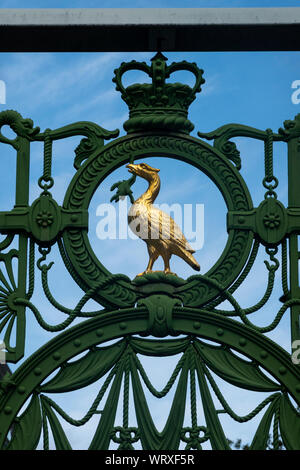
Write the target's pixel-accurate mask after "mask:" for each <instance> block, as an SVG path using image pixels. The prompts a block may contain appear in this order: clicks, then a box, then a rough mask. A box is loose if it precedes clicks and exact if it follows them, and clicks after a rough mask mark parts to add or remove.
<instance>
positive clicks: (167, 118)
mask: <svg viewBox="0 0 300 470" xmlns="http://www.w3.org/2000/svg"><path fill="white" fill-rule="evenodd" d="M167 60H168V59H167V57H165V56H164V55H163V54H162V53H161V52H157V53H156V54H155V56H154V57H153V58H152V59H151V66H149V65H147V64H146V63H145V62H136V61H135V60H133V61H131V62H126V63H125V62H123V63H122V64H121V66H120V67H119V68H118V69H116V70H115V77H114V78H113V81H114V82H115V83H116V90H118V91H120V92H121V94H122V99H123V100H124V101H125V102H126V103H127V105H128V107H129V119H128V120H127V121H126V122H125V123H124V129H125V130H126V131H127V132H128V133H132V132H138V131H150V130H162V131H164V132H165V131H173V132H174V131H175V132H183V133H186V134H189V133H190V132H191V131H192V130H193V129H194V125H193V124H192V123H191V121H190V120H189V119H188V118H187V115H188V107H189V105H190V104H191V103H192V102H193V101H194V99H195V98H196V93H199V92H200V91H201V85H202V84H203V83H204V82H205V80H204V78H203V77H202V74H203V70H201V69H199V68H198V67H197V65H196V64H195V63H190V62H186V61H182V62H173V63H172V64H170V65H167V63H166V62H167ZM129 70H141V71H143V72H145V73H146V74H147V75H148V76H149V77H150V78H151V79H152V83H151V84H149V83H134V84H133V85H130V86H128V87H127V88H125V87H124V85H123V83H122V76H123V75H124V73H125V72H127V71H129ZM179 70H187V71H189V72H191V73H193V74H194V76H195V84H194V87H193V88H191V87H190V86H189V85H185V84H182V83H166V79H167V78H169V77H170V75H171V74H172V73H173V72H177V71H179Z"/></svg>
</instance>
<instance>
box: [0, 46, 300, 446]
mask: <svg viewBox="0 0 300 470" xmlns="http://www.w3.org/2000/svg"><path fill="white" fill-rule="evenodd" d="M166 60H167V59H166V58H165V57H164V56H163V55H162V54H161V53H157V54H156V55H155V57H154V58H153V59H152V61H151V64H150V65H147V64H146V63H144V62H142V63H139V62H136V61H132V62H129V63H122V64H121V66H120V67H119V68H118V69H117V70H115V77H114V79H113V81H114V82H115V84H116V89H117V91H120V92H121V95H122V99H123V100H125V102H126V103H127V104H128V106H129V110H130V115H129V119H128V120H127V121H126V122H125V124H124V129H125V130H126V132H127V135H126V136H124V137H119V138H118V132H116V131H114V132H110V131H107V130H105V129H103V128H102V127H100V126H98V125H97V124H94V123H92V122H76V123H74V124H70V125H67V126H65V127H61V128H59V129H54V130H52V129H46V130H45V131H44V132H41V131H40V129H39V128H38V127H35V126H34V123H33V122H32V121H31V120H30V119H24V118H23V117H22V116H21V115H20V114H19V113H17V112H16V111H12V110H8V111H3V112H1V113H0V127H2V126H4V125H9V126H10V127H11V129H12V130H13V131H14V132H15V133H16V138H15V139H9V138H7V137H5V136H4V135H3V134H1V133H0V141H1V142H2V144H6V145H10V146H12V147H13V148H14V149H15V151H16V154H17V168H16V188H17V190H16V200H15V206H14V208H13V210H11V211H7V212H1V213H0V231H1V233H2V234H3V235H4V239H3V240H2V241H1V243H0V249H1V254H0V268H1V271H0V332H1V335H2V337H3V339H4V343H5V345H6V350H7V353H6V359H7V362H11V363H18V361H20V360H21V359H22V357H23V356H24V347H25V343H26V341H29V340H30V332H28V331H26V321H25V319H26V315H27V314H28V312H30V314H31V315H32V314H33V315H34V316H35V318H36V320H37V322H38V323H39V325H40V327H41V328H43V329H45V330H47V331H50V332H61V333H60V334H59V335H56V336H55V337H54V339H52V340H51V341H49V342H48V343H47V344H45V345H44V346H43V347H42V348H41V349H39V350H38V351H36V352H35V353H34V354H33V355H32V356H31V357H29V358H28V359H27V360H26V361H25V362H23V363H22V364H21V365H20V366H19V368H18V369H17V370H16V371H15V372H14V373H13V374H12V375H11V376H8V375H6V376H5V377H4V379H3V380H2V381H1V383H0V446H1V448H2V449H35V448H36V447H37V445H38V443H39V442H40V441H41V442H42V443H43V448H44V449H48V448H49V435H50V433H51V435H52V438H53V440H54V444H55V448H56V449H71V445H70V442H69V439H68V436H67V431H66V427H65V426H64V425H63V424H62V423H63V422H65V423H67V424H68V425H72V426H78V427H80V426H83V425H84V424H86V423H87V422H88V421H89V420H90V419H91V418H92V417H94V416H96V415H98V416H99V422H98V425H97V428H96V432H95V434H94V436H91V442H90V447H89V448H90V449H108V448H109V446H110V445H111V443H112V442H113V443H115V444H117V445H118V449H120V450H126V449H127V450H128V449H134V448H136V447H137V448H143V449H147V450H149V449H151V450H162V449H164V450H166V449H167V450H171V449H178V448H179V447H180V446H181V448H182V446H184V447H183V448H185V449H189V450H190V449H199V450H200V449H201V444H202V443H204V442H206V441H209V442H210V445H211V447H212V449H218V450H222V449H223V450H224V449H230V445H229V443H228V439H227V437H229V436H225V432H224V430H223V428H222V425H221V419H220V414H221V413H224V414H227V415H228V416H229V417H230V418H232V419H233V420H234V421H236V422H238V423H246V422H248V421H250V420H252V419H253V418H255V417H256V416H257V415H258V414H259V413H260V412H261V415H260V416H261V419H260V421H259V422H258V425H257V430H256V433H255V435H254V437H253V440H252V442H251V445H250V448H251V449H254V450H257V449H266V447H267V443H268V439H269V435H270V434H271V435H272V441H273V446H274V448H275V449H278V448H279V447H280V440H281V441H282V442H283V445H284V447H285V448H286V449H298V450H299V449H300V418H299V411H298V410H297V405H296V406H295V403H296V404H298V405H299V404H300V370H299V367H300V366H299V365H297V364H296V362H297V361H294V362H293V361H292V358H291V354H289V353H288V352H287V351H285V350H283V349H282V348H281V347H280V346H278V345H277V344H276V343H275V342H273V341H271V340H270V339H269V338H267V337H266V336H265V333H268V332H270V331H272V330H274V329H275V328H276V327H277V325H278V324H279V322H280V320H281V318H282V316H283V315H284V314H286V315H287V314H288V312H287V311H289V312H290V318H291V344H292V347H295V345H297V346H299V344H300V331H299V330H300V327H299V314H300V295H299V279H298V259H299V253H298V235H299V234H300V190H299V185H298V179H299V174H300V115H298V116H296V118H295V119H294V120H291V121H286V122H285V123H284V127H283V128H280V129H279V131H278V133H276V132H273V131H272V130H271V129H267V130H266V131H263V130H259V129H255V128H252V127H248V126H244V125H237V124H232V125H231V124H228V125H225V126H222V127H220V128H219V129H217V130H215V131H213V132H211V133H208V134H204V133H200V132H198V136H199V138H195V137H192V136H190V132H191V131H192V130H193V128H194V126H193V124H192V123H191V122H190V121H189V119H188V115H187V112H188V107H189V105H190V104H191V103H192V101H193V100H194V99H195V97H196V93H197V92H199V91H200V90H201V85H202V84H203V83H204V79H203V78H202V74H203V71H202V70H200V69H199V68H198V67H197V65H196V64H194V63H193V64H192V63H188V62H185V61H183V62H180V63H172V64H170V65H167V62H166ZM136 69H138V70H142V71H144V72H145V73H146V74H148V75H149V76H150V77H151V79H152V83H151V84H135V85H132V86H129V87H127V88H125V87H124V86H123V83H122V76H123V74H124V73H125V72H127V71H128V70H136ZM178 70H188V71H190V72H191V73H193V74H194V76H195V85H194V88H193V89H192V88H191V87H189V86H187V85H183V84H180V83H168V82H167V81H166V79H168V78H169V77H170V74H171V73H173V72H175V71H178ZM70 136H83V139H82V140H81V142H80V145H79V146H78V147H77V148H76V150H75V154H76V157H75V160H74V166H75V168H76V173H75V176H74V177H73V179H72V181H71V183H70V185H69V187H68V189H67V191H66V194H65V197H64V201H63V204H62V206H59V205H58V204H57V202H56V201H55V200H54V198H53V197H52V195H51V187H52V186H53V184H54V180H53V177H52V173H51V167H52V165H51V164H52V143H53V142H54V141H57V140H59V139H64V138H67V137H70ZM234 137H247V138H251V139H258V140H261V141H263V142H264V145H265V160H264V168H265V177H264V179H263V186H264V188H265V196H264V199H263V201H262V202H261V203H260V204H259V205H258V206H257V207H253V203H252V199H251V195H250V193H249V190H248V188H247V185H246V183H245V181H244V180H243V178H242V176H241V174H240V171H239V170H240V168H241V159H240V156H239V151H238V149H237V147H236V144H235V143H234V142H233V141H231V140H230V139H231V138H234ZM202 139H204V140H208V141H209V140H213V145H210V144H209V143H207V142H205V141H204V140H202ZM105 140H109V141H110V142H108V143H107V144H104V141H105ZM279 141H280V142H285V143H286V144H287V149H288V176H289V194H288V197H289V201H288V207H285V206H284V205H283V204H282V203H281V202H280V201H279V200H278V196H277V194H276V187H277V185H278V179H277V178H276V176H275V175H274V174H273V142H279ZM31 142H43V143H44V169H43V175H42V176H41V178H40V179H39V182H38V184H39V186H40V188H41V194H40V196H39V197H38V198H37V199H36V200H35V201H34V202H33V203H32V204H31V205H29V162H30V143H31ZM152 156H160V157H168V158H175V159H178V160H181V161H183V162H185V163H187V164H189V165H192V166H193V167H194V168H195V171H196V170H199V171H200V172H203V173H205V174H206V175H207V176H208V178H210V179H211V180H212V181H213V183H215V185H216V186H217V188H218V189H219V190H220V192H221V193H222V196H223V198H224V200H225V202H226V206H227V211H228V212H227V231H228V240H227V244H226V246H225V248H224V250H223V253H222V255H221V256H220V258H219V260H218V261H217V262H216V263H215V264H214V266H213V267H212V268H211V269H210V270H209V271H208V272H207V273H205V274H197V275H193V276H191V277H189V278H188V279H186V280H184V279H181V278H179V277H176V276H174V275H172V274H167V275H166V274H164V273H159V272H153V273H149V274H146V275H142V276H139V277H136V278H135V279H134V280H130V279H129V278H128V277H127V276H126V275H125V274H117V275H113V274H111V273H110V272H109V271H108V270H107V269H106V268H105V267H104V266H103V265H102V264H101V262H100V260H99V259H98V258H97V257H96V255H95V253H94V252H93V250H92V248H91V245H90V243H89V239H88V222H89V220H88V210H89V204H90V201H91V198H92V196H93V194H94V193H95V191H96V189H97V188H98V187H99V185H100V184H101V182H102V181H103V180H104V179H105V178H106V177H107V176H108V175H110V174H111V173H112V172H113V171H114V170H116V169H117V168H119V167H120V166H122V165H125V164H127V163H128V162H131V163H132V162H133V161H137V160H139V159H143V160H145V159H147V158H148V157H152ZM132 182H133V180H130V181H127V182H126V181H123V182H119V183H116V185H115V188H117V195H116V196H115V199H116V200H118V198H119V197H120V196H125V195H130V194H131V193H130V184H131V183H132ZM13 240H14V241H15V240H17V241H18V246H17V248H11V244H12V242H13ZM55 244H57V245H58V247H59V251H60V255H61V258H62V260H63V262H64V265H65V267H66V269H67V270H68V272H69V274H70V276H72V278H73V279H74V281H75V282H76V283H77V284H78V285H79V286H80V288H81V289H82V291H83V296H82V298H81V300H80V301H79V302H78V304H77V305H76V306H75V308H72V309H70V308H67V307H65V306H63V305H61V304H60V303H58V302H57V301H56V299H55V297H54V296H53V294H52V292H51V290H50V288H49V284H48V274H49V272H50V270H51V268H52V263H50V262H49V256H48V255H49V253H50V251H51V247H52V246H53V245H55ZM260 245H262V246H263V247H264V248H265V251H266V256H267V257H268V260H266V262H265V264H266V268H267V272H268V282H267V286H266V290H265V293H264V295H263V297H262V298H261V300H260V301H259V302H258V303H257V304H256V305H254V306H251V307H248V308H242V307H241V306H240V305H239V303H238V301H237V300H236V298H235V291H236V290H237V289H238V287H239V286H241V285H242V283H243V282H244V280H245V279H246V277H247V275H248V274H249V273H250V271H251V269H252V266H253V264H254V262H255V259H256V256H257V252H258V249H259V246H260ZM37 252H38V253H39V254H38V257H37V256H36V255H37ZM47 257H48V258H47ZM36 258H37V259H36ZM13 262H16V263H17V265H18V272H17V276H15V275H14V271H13V268H12V265H13ZM37 274H38V275H40V276H41V282H42V286H43V290H44V294H45V296H46V298H47V299H48V301H49V302H50V303H51V304H52V305H53V306H54V307H55V308H56V309H57V310H58V311H59V312H61V313H62V317H63V321H62V322H61V323H59V324H57V325H55V326H53V325H50V324H48V323H47V321H46V320H45V319H44V318H43V314H42V312H40V311H39V309H38V307H39V306H38V305H34V304H33V303H32V302H31V298H32V295H33V292H34V289H35V282H34V280H35V275H37ZM276 275H277V276H281V282H282V297H281V300H282V303H283V304H282V307H281V308H280V310H279V311H278V312H277V313H274V319H273V321H272V322H271V323H270V325H268V326H265V327H258V326H256V325H255V324H254V323H253V321H251V320H250V315H251V313H253V312H256V311H258V310H260V309H261V308H262V307H263V306H264V305H265V304H267V302H268V300H269V298H270V295H271V293H272V290H273V287H274V281H275V276H276ZM90 299H93V300H94V301H96V302H97V303H98V304H99V310H96V311H93V312H86V311H84V312H83V311H82V309H83V307H84V306H85V304H86V303H87V302H88V300H90ZM224 300H227V301H228V302H229V303H230V304H231V309H229V310H223V309H222V308H221V307H220V304H222V302H224ZM285 312H287V313H285ZM78 318H81V319H82V321H81V322H80V323H79V324H76V326H70V327H69V325H71V324H72V322H73V321H74V320H75V319H78ZM12 336H15V339H14V340H13V338H12ZM207 340H209V341H207ZM298 341H299V343H298ZM291 351H292V349H291ZM80 353H83V354H82V355H81V356H80V358H79V359H77V360H75V361H74V360H72V358H75V357H76V356H77V355H78V354H80ZM236 353H238V354H236ZM141 355H142V356H143V355H145V356H149V357H169V356H174V355H179V356H180V358H179V360H178V362H177V365H176V366H175V368H174V370H173V371H172V372H170V376H169V378H167V379H166V385H165V387H164V388H163V389H162V390H160V391H159V390H157V389H156V388H155V387H154V386H153V384H152V383H151V380H150V379H149V377H148V375H147V372H146V370H145V368H144V367H143V365H142V363H141V361H140V356H141ZM50 375H51V377H50V378H49V379H47V377H49V376H50ZM216 377H220V378H221V379H222V380H223V381H225V382H227V383H228V384H231V385H233V386H235V387H237V388H240V389H245V390H252V391H256V392H262V393H263V394H264V396H265V394H266V393H267V397H266V398H264V399H263V400H262V401H261V402H260V404H259V405H258V406H257V407H256V408H255V409H253V410H252V411H251V412H250V413H249V414H247V415H246V416H239V415H238V414H236V413H235V412H234V410H233V409H232V408H231V406H229V404H228V403H227V401H226V399H225V398H224V395H223V393H222V390H221V388H220V386H219V385H218V382H217V380H216ZM102 378H103V380H102V381H101V386H99V391H98V393H97V395H96V397H95V399H94V401H93V403H92V405H91V407H90V409H89V410H88V412H87V413H86V415H85V416H84V417H82V418H81V419H75V418H72V417H71V416H69V415H68V414H67V413H66V412H65V411H64V410H63V409H62V408H61V407H60V406H59V405H58V404H57V403H56V402H55V400H54V399H53V398H51V394H60V393H67V392H70V391H74V390H79V389H83V388H84V387H87V386H89V385H90V384H93V383H96V382H98V381H100V379H102ZM99 383H100V382H99ZM145 390H147V393H145ZM169 392H170V395H171V397H172V398H171V401H172V402H171V408H170V412H169V416H168V418H167V420H166V424H165V426H164V428H163V430H162V431H161V432H159V431H158V429H157V427H156V425H155V423H154V421H153V417H152V413H151V409H150V407H149V400H147V394H149V393H150V394H152V395H153V396H154V397H156V398H163V397H165V396H168V394H169ZM130 395H131V396H132V397H133V399H132V401H133V408H134V414H135V418H136V420H135V422H134V423H133V422H132V421H131V419H132V410H131V407H130V399H129V397H130ZM199 397H200V400H199ZM216 398H217V400H218V402H219V403H220V406H219V407H217V406H216ZM199 401H201V406H202V407H203V414H201V413H200V412H199V409H200V403H199ZM26 403H27V405H26V407H25V409H24V404H26ZM119 403H122V413H121V414H122V416H121V419H119V422H118V420H117V419H116V415H117V408H118V404H119ZM187 409H188V412H189V413H190V423H191V424H190V426H185V424H184V417H185V414H186V413H187Z"/></svg>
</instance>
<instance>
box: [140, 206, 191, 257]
mask: <svg viewBox="0 0 300 470" xmlns="http://www.w3.org/2000/svg"><path fill="white" fill-rule="evenodd" d="M149 216H150V224H151V237H152V238H157V239H158V238H159V239H166V240H171V241H172V242H175V243H176V244H177V245H180V246H181V247H182V248H183V249H185V250H187V251H189V252H190V253H195V250H193V248H192V247H191V246H190V244H189V243H188V242H187V240H186V238H185V236H184V235H183V233H182V231H181V228H180V227H179V225H177V224H176V222H174V220H173V219H172V217H171V216H170V215H169V214H167V213H166V212H164V211H162V210H160V209H157V208H156V207H154V206H152V207H151V209H150V211H149Z"/></svg>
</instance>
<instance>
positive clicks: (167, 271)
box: [163, 254, 177, 276]
mask: <svg viewBox="0 0 300 470" xmlns="http://www.w3.org/2000/svg"><path fill="white" fill-rule="evenodd" d="M170 258H171V255H167V254H165V255H163V260H164V263H165V269H164V273H165V274H174V275H175V276H177V274H176V273H172V271H171V270H170Z"/></svg>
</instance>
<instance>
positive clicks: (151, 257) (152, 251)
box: [138, 245, 159, 276]
mask: <svg viewBox="0 0 300 470" xmlns="http://www.w3.org/2000/svg"><path fill="white" fill-rule="evenodd" d="M147 247H148V253H149V262H148V266H147V268H146V270H145V271H144V272H142V273H140V274H138V276H143V274H148V273H152V268H153V264H154V262H155V261H156V260H157V258H158V257H159V253H158V252H157V251H156V249H155V247H154V246H152V245H147Z"/></svg>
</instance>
